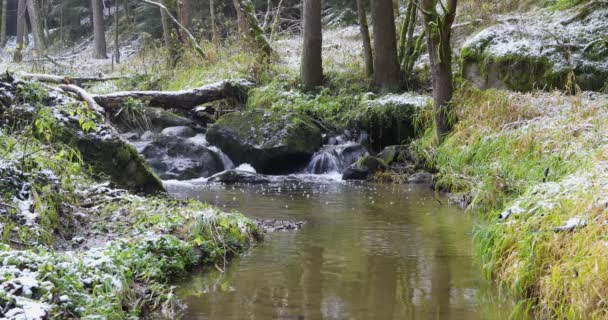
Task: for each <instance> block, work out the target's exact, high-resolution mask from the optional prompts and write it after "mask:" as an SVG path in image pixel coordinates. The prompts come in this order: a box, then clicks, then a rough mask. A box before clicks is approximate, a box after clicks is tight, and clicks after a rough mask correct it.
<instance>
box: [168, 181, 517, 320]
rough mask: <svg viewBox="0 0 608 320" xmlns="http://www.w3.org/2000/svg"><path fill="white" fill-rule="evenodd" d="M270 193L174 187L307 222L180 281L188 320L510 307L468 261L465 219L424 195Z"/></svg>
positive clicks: (345, 187) (355, 189) (477, 312)
mask: <svg viewBox="0 0 608 320" xmlns="http://www.w3.org/2000/svg"><path fill="white" fill-rule="evenodd" d="M298 178H299V180H300V182H293V179H291V180H288V181H289V182H283V183H281V182H280V181H278V182H275V183H272V184H270V185H269V184H264V185H234V186H229V185H221V184H210V183H204V182H201V183H198V184H197V183H183V182H179V183H177V182H176V183H167V184H166V187H167V189H168V191H169V192H170V193H171V194H173V195H174V196H176V197H179V198H195V199H199V200H202V201H205V202H208V203H210V204H214V205H216V206H218V207H220V208H225V210H237V211H240V212H244V213H245V214H246V215H247V216H249V217H252V218H264V219H268V218H270V219H278V220H290V221H296V220H303V221H306V224H305V225H304V227H303V228H302V229H301V230H299V231H292V232H274V233H269V234H267V236H266V238H265V241H264V242H263V243H261V244H259V245H257V246H255V247H253V248H252V249H251V250H249V251H248V252H247V253H246V254H245V255H244V256H241V257H239V258H237V259H235V260H233V261H232V262H230V264H228V265H227V266H225V268H226V269H225V272H224V273H221V272H220V271H218V269H221V268H223V267H224V266H218V267H217V268H207V269H204V270H197V271H195V272H194V273H192V274H191V275H189V276H188V277H186V278H184V279H182V280H181V281H180V282H179V283H177V284H176V285H177V293H178V295H179V296H180V297H181V298H182V299H184V301H185V302H186V304H187V309H186V311H185V315H184V319H504V318H508V315H509V311H510V310H512V307H513V305H512V303H511V302H509V301H507V299H504V298H501V295H499V294H498V292H497V290H496V289H495V286H494V285H493V284H492V283H490V282H489V281H487V280H485V279H484V277H483V275H482V273H481V268H480V266H479V265H477V264H476V260H477V259H476V257H475V256H473V253H472V251H473V249H472V247H473V244H472V230H473V223H474V221H472V218H471V216H470V215H467V214H465V213H463V212H462V211H461V210H459V209H456V208H450V207H448V206H447V200H446V199H444V198H439V197H438V196H436V195H435V194H434V192H433V191H432V190H430V188H429V187H428V186H421V185H393V184H372V183H350V182H349V183H347V182H343V181H341V180H340V179H339V178H338V177H334V176H331V175H301V176H299V177H298Z"/></svg>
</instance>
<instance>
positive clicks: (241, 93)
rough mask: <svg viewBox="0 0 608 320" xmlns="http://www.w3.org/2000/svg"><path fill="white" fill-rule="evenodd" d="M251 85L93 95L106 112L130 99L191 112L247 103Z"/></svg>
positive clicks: (222, 84) (225, 83) (154, 105)
mask: <svg viewBox="0 0 608 320" xmlns="http://www.w3.org/2000/svg"><path fill="white" fill-rule="evenodd" d="M250 88H251V84H250V83H247V82H240V83H239V82H233V81H222V82H218V83H214V84H209V85H206V86H203V87H200V88H197V89H191V90H182V91H124V92H115V93H110V94H106V95H92V97H93V99H95V101H96V102H97V103H98V104H99V105H100V106H102V107H103V108H104V109H106V110H112V109H118V108H120V107H121V106H122V105H123V104H124V102H125V101H127V100H128V99H138V100H141V101H142V102H146V103H148V104H149V105H150V106H151V107H159V108H165V109H173V108H178V109H182V110H190V109H192V108H194V107H196V106H198V105H201V104H204V103H207V102H211V101H217V100H222V99H228V98H231V99H235V100H237V101H241V102H242V101H245V100H246V96H247V91H248V90H249V89H250Z"/></svg>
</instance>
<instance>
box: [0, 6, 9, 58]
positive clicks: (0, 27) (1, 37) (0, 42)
mask: <svg viewBox="0 0 608 320" xmlns="http://www.w3.org/2000/svg"><path fill="white" fill-rule="evenodd" d="M7 4H8V0H2V18H1V21H0V47H4V45H5V44H6V10H7Z"/></svg>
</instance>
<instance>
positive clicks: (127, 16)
mask: <svg viewBox="0 0 608 320" xmlns="http://www.w3.org/2000/svg"><path fill="white" fill-rule="evenodd" d="M122 3H123V6H124V10H125V23H126V24H127V27H128V26H129V25H130V24H131V15H130V14H129V0H123V2H122Z"/></svg>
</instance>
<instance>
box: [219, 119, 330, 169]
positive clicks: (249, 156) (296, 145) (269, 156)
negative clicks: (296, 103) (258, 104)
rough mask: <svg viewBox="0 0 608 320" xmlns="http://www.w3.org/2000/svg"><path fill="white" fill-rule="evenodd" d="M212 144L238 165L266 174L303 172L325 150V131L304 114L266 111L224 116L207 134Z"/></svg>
mask: <svg viewBox="0 0 608 320" xmlns="http://www.w3.org/2000/svg"><path fill="white" fill-rule="evenodd" d="M207 140H208V141H209V143H210V144H212V145H215V146H217V147H219V148H220V149H221V150H222V151H223V152H225V153H226V154H227V155H228V156H229V157H230V158H231V159H232V161H234V162H235V164H237V165H238V164H241V163H249V164H251V165H252V166H253V167H254V168H255V169H256V170H257V171H258V172H261V173H266V174H281V173H291V172H296V171H297V170H299V169H302V168H303V167H304V166H306V164H307V163H308V162H309V160H310V158H311V156H312V155H313V154H314V153H315V151H317V150H318V149H319V148H320V147H321V141H322V138H321V130H320V129H319V128H318V127H317V126H316V125H315V124H314V122H313V121H312V120H311V119H310V118H308V117H306V116H303V115H298V114H295V113H279V112H271V111H264V110H250V111H243V112H233V113H229V114H226V115H224V116H222V117H221V118H220V119H219V120H218V121H217V122H216V123H215V124H213V125H212V126H210V127H209V129H208V131H207Z"/></svg>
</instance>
